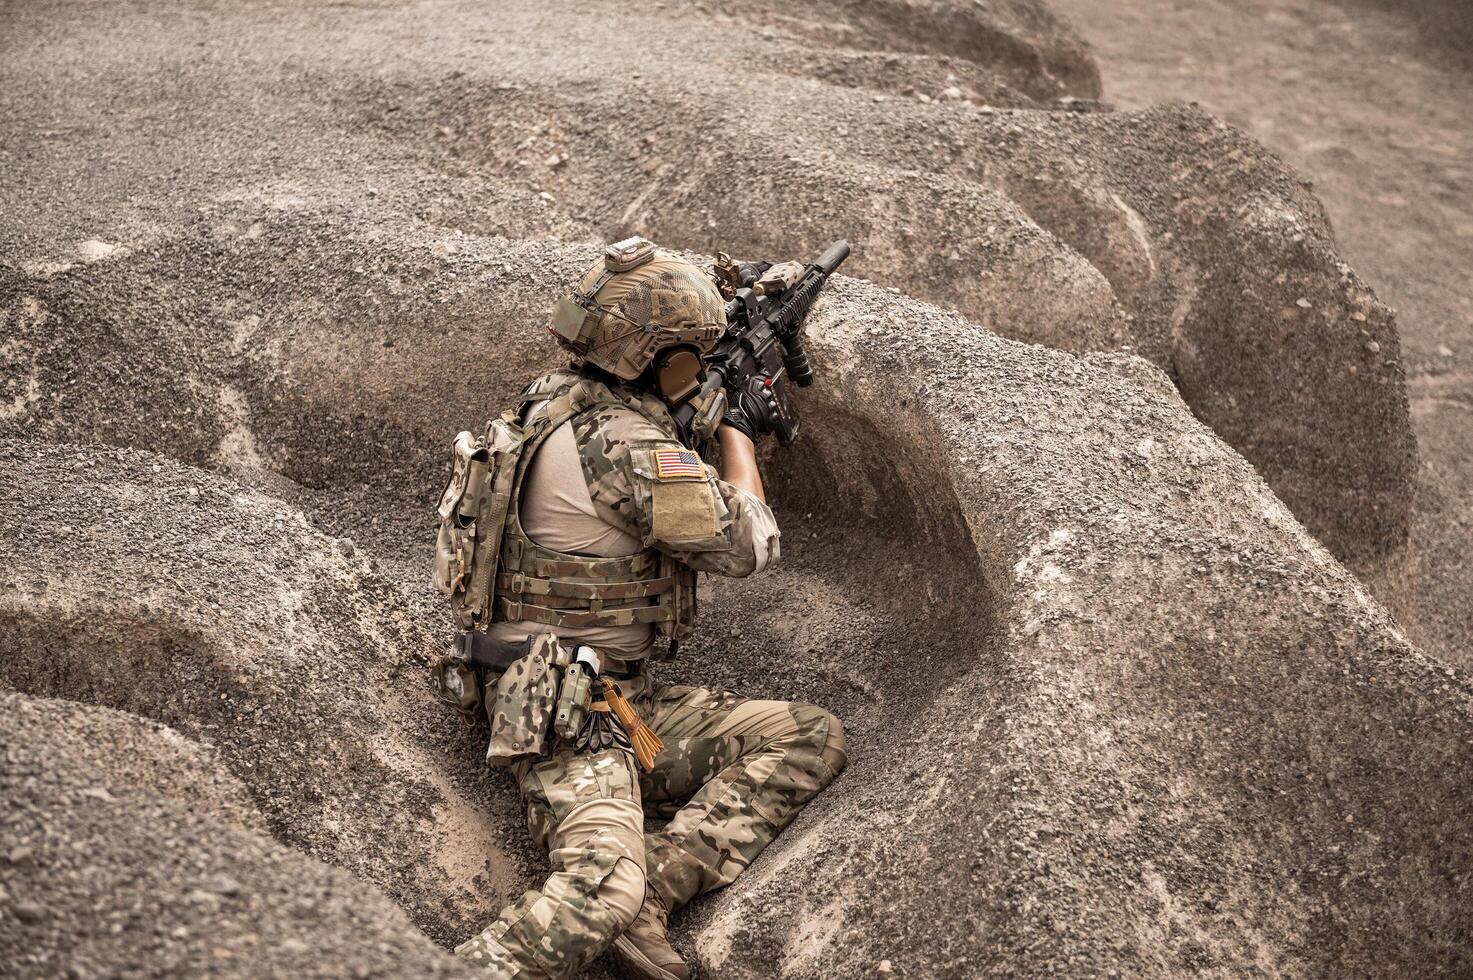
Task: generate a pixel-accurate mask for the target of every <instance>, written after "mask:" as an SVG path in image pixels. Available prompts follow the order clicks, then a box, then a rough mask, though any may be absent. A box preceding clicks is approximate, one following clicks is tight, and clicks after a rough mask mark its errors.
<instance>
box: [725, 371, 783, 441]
mask: <svg viewBox="0 0 1473 980" xmlns="http://www.w3.org/2000/svg"><path fill="white" fill-rule="evenodd" d="M777 412H778V409H777V395H775V394H773V391H772V387H771V385H770V383H769V381H768V379H766V378H763V377H762V376H761V375H756V376H754V377H752V378H750V379H748V381H747V383H746V385H745V386H743V387H741V388H728V389H727V390H726V415H725V416H724V417H723V418H722V420H721V421H722V422H724V423H725V424H727V425H729V426H731V427H732V428H733V429H736V430H737V431H739V432H741V433H742V434H744V435H745V436H746V437H747V438H748V439H751V440H752V441H753V442H756V441H757V437H758V436H759V435H764V434H766V433H768V432H771V431H772V429H773V425H774V424H775V421H776V419H777Z"/></svg>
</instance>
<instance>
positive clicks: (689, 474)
mask: <svg viewBox="0 0 1473 980" xmlns="http://www.w3.org/2000/svg"><path fill="white" fill-rule="evenodd" d="M654 456H655V479H657V480H704V479H705V478H706V469H705V467H704V466H702V465H701V457H699V456H697V455H696V454H695V453H693V452H691V451H690V450H688V449H656V450H655V452H654Z"/></svg>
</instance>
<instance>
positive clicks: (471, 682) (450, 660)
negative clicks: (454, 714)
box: [430, 647, 481, 718]
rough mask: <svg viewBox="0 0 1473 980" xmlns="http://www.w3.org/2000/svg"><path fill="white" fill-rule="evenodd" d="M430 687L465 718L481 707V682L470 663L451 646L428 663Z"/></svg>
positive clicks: (471, 715)
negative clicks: (461, 657)
mask: <svg viewBox="0 0 1473 980" xmlns="http://www.w3.org/2000/svg"><path fill="white" fill-rule="evenodd" d="M430 687H431V688H432V689H433V690H434V692H435V696H436V697H438V698H439V699H440V700H441V701H444V702H445V703H446V704H448V705H450V707H452V708H454V709H455V710H456V711H459V712H460V713H461V714H463V715H465V716H466V717H467V718H474V717H475V715H476V712H478V711H479V710H480V709H481V682H480V680H478V679H477V677H476V672H475V670H474V668H472V667H471V665H470V664H468V663H466V662H465V661H464V660H461V659H460V658H459V657H458V656H457V655H456V654H455V648H454V647H452V648H450V649H449V650H447V651H446V652H445V653H444V654H442V655H440V656H439V657H436V658H435V659H434V661H433V662H431V664H430Z"/></svg>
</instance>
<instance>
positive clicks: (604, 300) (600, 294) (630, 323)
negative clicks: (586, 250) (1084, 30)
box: [549, 238, 726, 394]
mask: <svg viewBox="0 0 1473 980" xmlns="http://www.w3.org/2000/svg"><path fill="white" fill-rule="evenodd" d="M549 329H550V330H551V331H552V334H553V335H554V336H555V337H556V338H557V340H558V342H559V343H560V344H562V345H563V346H564V347H565V348H567V349H568V350H569V351H571V352H572V353H573V355H574V357H575V359H576V362H577V363H578V364H591V365H593V366H594V367H597V368H601V369H603V370H604V371H607V372H608V373H610V374H612V375H614V376H615V377H617V378H619V379H620V380H622V381H633V380H634V379H636V378H638V377H639V376H640V375H641V374H643V373H644V372H645V371H646V369H648V368H649V367H650V365H651V364H652V363H654V361H655V359H656V358H657V357H658V356H660V355H661V353H662V352H666V351H669V350H670V349H671V348H681V349H682V353H684V356H685V358H686V359H688V360H692V361H694V360H698V358H699V355H700V354H708V353H710V352H711V350H712V349H713V348H714V347H715V346H716V342H717V341H718V340H719V339H721V335H722V333H723V332H725V330H726V304H725V302H724V301H723V300H722V298H721V293H720V292H719V291H718V290H717V288H716V284H715V282H713V281H712V279H711V277H710V276H709V275H708V274H706V273H705V272H703V271H702V270H701V269H699V268H697V267H696V266H694V265H692V264H691V263H689V262H687V261H686V260H685V259H682V258H681V257H680V256H678V255H674V254H672V253H670V252H666V251H664V250H661V249H657V248H655V246H654V244H653V243H651V242H649V241H646V240H645V239H643V238H626V239H625V240H624V241H622V242H615V243H614V244H613V245H610V246H609V247H608V248H607V249H605V250H604V254H603V256H602V257H601V258H600V259H599V260H598V262H596V263H595V264H594V266H593V268H591V269H589V270H588V273H587V274H586V275H584V277H583V279H582V281H581V282H580V283H579V284H578V288H577V289H576V290H575V291H574V292H573V293H572V294H570V295H568V296H565V297H563V298H562V299H561V300H559V301H558V303H557V305H556V306H555V307H554V308H553V311H552V323H551V325H550V328H549ZM691 349H694V351H696V352H697V353H696V354H690V353H689V351H690V350H691ZM681 373H682V374H684V372H681ZM672 394H673V392H672Z"/></svg>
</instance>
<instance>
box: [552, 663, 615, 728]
mask: <svg viewBox="0 0 1473 980" xmlns="http://www.w3.org/2000/svg"><path fill="white" fill-rule="evenodd" d="M602 668H603V659H602V658H601V657H599V655H598V652H597V651H595V650H594V649H593V648H592V647H579V648H578V652H577V655H576V657H575V659H574V660H573V662H572V663H571V664H569V665H568V668H567V669H566V670H564V671H563V683H562V687H560V688H559V689H558V695H557V710H556V711H555V712H554V713H553V717H552V731H553V734H554V735H556V736H557V737H558V738H559V739H561V740H562V741H564V742H573V741H575V740H576V739H577V738H578V735H579V734H580V733H581V732H582V731H583V723H584V722H585V721H587V720H588V709H589V706H590V705H591V704H592V703H593V689H594V687H595V686H597V685H596V684H595V683H594V679H595V678H596V677H598V673H599V671H600V670H601V669H602Z"/></svg>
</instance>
